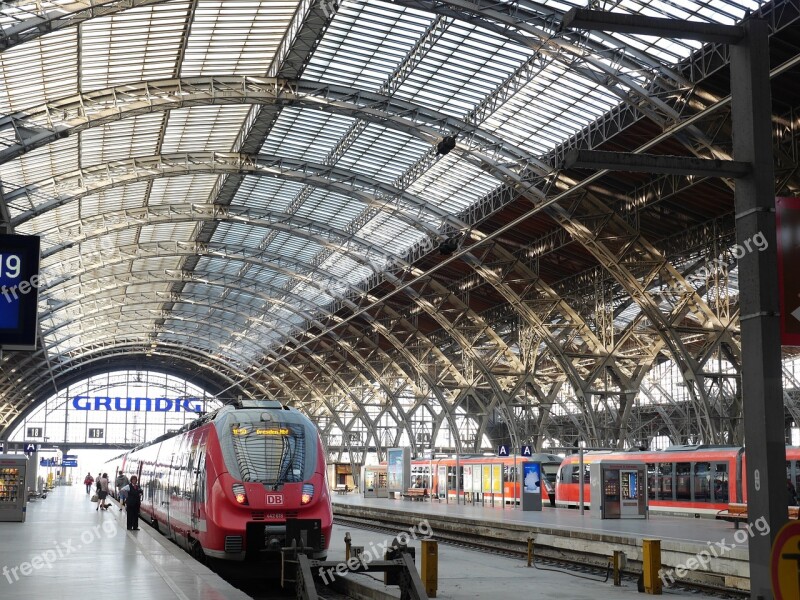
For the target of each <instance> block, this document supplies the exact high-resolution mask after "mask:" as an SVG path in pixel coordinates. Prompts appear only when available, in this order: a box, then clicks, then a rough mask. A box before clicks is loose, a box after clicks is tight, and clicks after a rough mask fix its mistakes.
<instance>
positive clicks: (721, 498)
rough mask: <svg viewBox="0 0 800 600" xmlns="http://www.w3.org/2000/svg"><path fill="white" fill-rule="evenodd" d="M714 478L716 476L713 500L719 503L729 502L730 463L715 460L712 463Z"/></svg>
mask: <svg viewBox="0 0 800 600" xmlns="http://www.w3.org/2000/svg"><path fill="white" fill-rule="evenodd" d="M711 468H712V470H713V471H712V472H713V478H714V489H713V491H712V493H713V498H712V502H715V503H717V504H727V503H728V501H729V500H728V499H729V491H728V489H729V488H728V485H729V477H728V475H729V473H728V463H727V462H715V463H712V465H711Z"/></svg>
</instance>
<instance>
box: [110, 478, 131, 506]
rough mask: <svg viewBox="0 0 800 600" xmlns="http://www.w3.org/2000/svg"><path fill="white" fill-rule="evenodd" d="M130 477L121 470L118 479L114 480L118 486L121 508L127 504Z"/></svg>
mask: <svg viewBox="0 0 800 600" xmlns="http://www.w3.org/2000/svg"><path fill="white" fill-rule="evenodd" d="M129 483H130V481H128V478H127V477H126V476H125V474H124V473H123V472H122V471H120V472H119V475H117V480H116V481H115V482H114V485H115V486H116V487H117V497H118V498H119V509H120V510H122V507H123V506H125V499H126V498H127V497H128V484H129Z"/></svg>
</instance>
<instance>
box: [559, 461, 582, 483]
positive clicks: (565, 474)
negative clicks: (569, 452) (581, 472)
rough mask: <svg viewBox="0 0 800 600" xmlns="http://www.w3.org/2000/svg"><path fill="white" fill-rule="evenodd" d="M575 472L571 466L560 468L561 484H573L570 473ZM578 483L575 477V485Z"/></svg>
mask: <svg viewBox="0 0 800 600" xmlns="http://www.w3.org/2000/svg"><path fill="white" fill-rule="evenodd" d="M574 470H575V467H574V466H573V465H564V466H563V467H561V474H560V477H561V483H573V481H572V472H573V471H574ZM577 481H578V476H577V475H576V476H575V483H577Z"/></svg>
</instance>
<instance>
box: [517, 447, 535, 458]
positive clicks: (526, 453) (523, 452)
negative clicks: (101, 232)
mask: <svg viewBox="0 0 800 600" xmlns="http://www.w3.org/2000/svg"><path fill="white" fill-rule="evenodd" d="M519 454H520V456H532V455H533V451H532V450H531V447H530V446H522V447H521V448H520V452H519Z"/></svg>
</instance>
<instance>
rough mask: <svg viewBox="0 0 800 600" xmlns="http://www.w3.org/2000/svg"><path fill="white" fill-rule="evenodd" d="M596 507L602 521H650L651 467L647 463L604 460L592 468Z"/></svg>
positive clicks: (593, 498) (593, 500)
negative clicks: (598, 500) (648, 514)
mask: <svg viewBox="0 0 800 600" xmlns="http://www.w3.org/2000/svg"><path fill="white" fill-rule="evenodd" d="M589 473H590V477H591V501H592V508H593V509H594V508H595V507H596V506H598V503H597V499H598V498H599V499H600V502H599V508H600V518H602V519H646V518H647V490H646V489H645V487H644V486H645V485H646V483H647V467H646V465H645V464H644V463H643V462H638V461H625V462H622V461H618V460H603V459H600V460H598V461H596V462H593V463H592V464H591V465H590V466H589Z"/></svg>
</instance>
